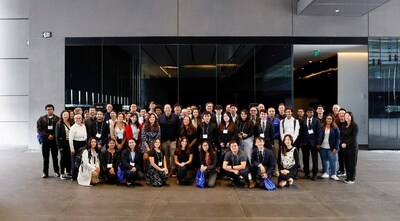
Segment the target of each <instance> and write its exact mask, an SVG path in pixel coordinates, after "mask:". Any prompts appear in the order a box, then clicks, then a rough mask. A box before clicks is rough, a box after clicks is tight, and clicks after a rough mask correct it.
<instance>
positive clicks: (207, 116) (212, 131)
mask: <svg viewBox="0 0 400 221" xmlns="http://www.w3.org/2000/svg"><path fill="white" fill-rule="evenodd" d="M203 120H204V122H203V123H202V124H200V125H198V130H197V131H198V133H199V140H200V143H201V142H203V141H204V140H207V141H208V143H209V144H210V145H211V147H213V148H215V149H214V150H215V151H217V149H216V148H217V143H218V142H217V137H218V130H217V124H216V123H214V122H212V121H211V113H210V112H208V111H204V113H203Z"/></svg>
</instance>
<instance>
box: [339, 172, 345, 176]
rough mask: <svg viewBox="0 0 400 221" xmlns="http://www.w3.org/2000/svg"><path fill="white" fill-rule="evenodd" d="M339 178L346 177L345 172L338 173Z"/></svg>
mask: <svg viewBox="0 0 400 221" xmlns="http://www.w3.org/2000/svg"><path fill="white" fill-rule="evenodd" d="M337 176H346V173H345V172H340V173H339V172H338V174H337Z"/></svg>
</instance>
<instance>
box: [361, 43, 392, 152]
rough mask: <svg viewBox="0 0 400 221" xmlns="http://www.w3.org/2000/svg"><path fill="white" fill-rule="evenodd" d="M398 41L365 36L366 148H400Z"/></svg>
mask: <svg viewBox="0 0 400 221" xmlns="http://www.w3.org/2000/svg"><path fill="white" fill-rule="evenodd" d="M399 41H400V39H399V38H370V39H369V44H368V45H369V46H368V47H369V49H368V50H369V58H368V60H369V61H368V62H369V73H368V74H369V149H400V146H399V143H400V120H399V118H400V97H399V95H400V94H399V88H400V83H399V82H400V73H399V60H398V58H399V55H400V54H399Z"/></svg>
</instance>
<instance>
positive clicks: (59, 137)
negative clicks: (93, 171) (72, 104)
mask: <svg viewBox="0 0 400 221" xmlns="http://www.w3.org/2000/svg"><path fill="white" fill-rule="evenodd" d="M60 116H61V117H62V120H60V121H58V122H57V125H56V142H57V147H58V150H59V151H60V167H61V171H60V172H61V175H60V179H62V180H65V179H67V176H70V175H71V150H70V148H69V130H70V128H71V123H70V121H69V113H68V111H67V110H63V111H62V112H61V114H60ZM65 172H67V174H65Z"/></svg>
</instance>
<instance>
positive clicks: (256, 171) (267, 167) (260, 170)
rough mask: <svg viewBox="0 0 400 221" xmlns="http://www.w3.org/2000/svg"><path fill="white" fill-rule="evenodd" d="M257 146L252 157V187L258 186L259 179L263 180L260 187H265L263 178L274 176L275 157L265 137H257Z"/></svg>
mask: <svg viewBox="0 0 400 221" xmlns="http://www.w3.org/2000/svg"><path fill="white" fill-rule="evenodd" d="M262 111H263V110H262ZM256 147H257V148H254V149H253V152H252V157H251V165H250V173H251V177H252V180H251V181H250V188H254V187H256V185H257V181H259V180H261V182H259V183H260V184H259V185H260V187H261V188H265V186H264V182H262V179H264V178H271V177H272V174H273V173H274V168H275V158H274V154H273V153H272V151H270V150H269V149H267V148H265V144H264V138H262V137H256ZM259 178H262V179H259Z"/></svg>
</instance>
